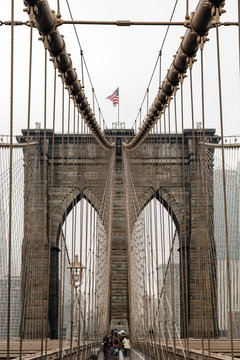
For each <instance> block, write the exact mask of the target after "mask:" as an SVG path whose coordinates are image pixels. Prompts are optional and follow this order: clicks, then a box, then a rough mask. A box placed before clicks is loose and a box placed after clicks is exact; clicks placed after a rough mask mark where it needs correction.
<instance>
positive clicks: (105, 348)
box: [103, 335, 110, 357]
mask: <svg viewBox="0 0 240 360" xmlns="http://www.w3.org/2000/svg"><path fill="white" fill-rule="evenodd" d="M109 349H110V341H109V337H108V336H107V335H105V336H104V338H103V354H104V357H107V356H108V354H109Z"/></svg>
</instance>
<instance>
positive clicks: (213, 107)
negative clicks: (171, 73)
mask: <svg viewBox="0 0 240 360" xmlns="http://www.w3.org/2000/svg"><path fill="white" fill-rule="evenodd" d="M49 3H50V7H51V8H52V9H54V10H56V8H57V1H56V0H51V1H49ZM197 3H198V1H194V0H189V8H190V10H191V11H193V10H194V9H195V8H196V5H197ZM69 4H70V7H71V10H72V13H73V16H74V19H76V20H131V21H134V20H135V21H168V20H169V18H170V15H171V12H172V9H173V7H174V4H175V0H168V1H160V0H148V1H142V0H138V1H137V0H131V1H130V0H121V1H113V0H88V1H79V0H78V1H77V0H69ZM185 4H186V1H185V0H179V1H178V5H177V9H176V12H175V15H174V20H176V21H183V20H184V17H185ZM60 5H61V9H60V10H61V14H62V18H63V19H64V20H70V15H69V12H68V9H67V6H66V1H65V0H60ZM23 8H24V5H23V2H22V1H15V19H16V20H24V21H26V20H28V15H27V14H26V13H24V12H23ZM225 9H226V10H227V13H226V14H224V15H223V16H222V21H237V0H232V1H226V6H225ZM10 17H11V9H10V1H8V2H5V3H4V5H3V4H2V8H1V20H2V21H4V20H10ZM77 30H78V34H79V38H80V41H81V45H82V48H83V51H84V55H85V59H86V62H87V66H88V69H89V72H90V75H91V78H92V82H93V85H94V88H95V92H96V94H97V97H98V100H99V103H100V107H101V109H102V113H103V116H104V119H105V121H106V123H107V126H108V127H109V128H111V126H112V122H115V121H117V108H114V107H113V105H112V103H111V102H110V101H109V100H106V97H107V96H108V95H110V94H111V93H112V92H113V91H114V90H115V89H116V88H117V87H119V89H120V120H121V121H122V122H125V123H126V127H131V126H132V124H133V122H134V120H135V118H136V115H137V113H138V110H139V107H140V104H141V102H142V99H143V96H144V93H145V91H146V88H147V84H148V81H149V79H150V76H151V74H152V71H153V67H154V65H155V62H156V59H157V56H158V53H159V49H160V47H161V44H162V40H163V37H164V34H165V31H166V27H160V26H149V27H146V26H138V27H136V26H135V27H127V28H126V27H116V26H115V27H114V26H92V25H78V26H77ZM59 31H60V33H61V34H64V35H65V41H66V47H67V51H68V52H69V53H71V55H72V60H73V66H74V67H75V68H76V69H77V72H78V75H79V78H81V70H80V64H81V62H80V50H79V47H78V43H77V40H76V36H75V33H74V30H73V27H72V26H71V25H63V26H61V27H59ZM184 33H185V28H183V27H171V29H170V31H169V35H168V37H167V41H166V44H165V46H164V48H163V60H162V63H163V64H162V77H163V78H164V77H165V75H166V70H167V69H168V68H169V66H170V64H171V62H172V59H173V54H174V53H176V51H177V49H178V46H179V44H180V36H182V35H184ZM237 33H238V30H237V27H234V28H233V27H232V28H229V27H228V28H227V27H224V28H221V32H220V37H221V39H222V47H221V54H222V57H221V62H222V78H223V95H224V102H223V110H224V132H225V134H227V135H229V134H240V122H239V119H238V117H239V73H238V38H237ZM209 35H210V36H209V37H210V42H208V43H206V46H205V48H206V49H205V69H206V72H205V87H206V95H205V101H206V127H214V128H216V129H217V132H218V133H219V106H218V88H217V71H216V69H217V65H216V47H215V44H216V43H215V30H214V29H213V30H211V31H210V34H209ZM38 38H39V34H38V32H37V30H34V49H33V90H32V116H31V126H32V127H35V122H41V124H42V126H43V73H44V65H43V59H44V51H43V44H42V43H41V41H38ZM0 39H1V48H2V51H1V54H2V55H1V60H0V61H1V70H2V71H1V82H2V86H1V88H0V89H1V90H0V91H1V94H0V99H1V125H0V133H2V134H8V133H9V107H10V105H9V98H10V95H9V86H10V46H9V43H10V26H1V27H0ZM14 58H15V63H14V133H15V134H19V133H20V131H21V129H22V128H26V124H27V91H28V61H29V28H27V27H25V26H18V27H15V52H14ZM199 67H200V61H198V62H197V63H196V64H195V65H194V73H193V75H194V83H195V87H194V93H195V105H194V108H195V122H197V121H201V107H200V93H199V90H200V81H199V80H200V75H199ZM158 76H159V73H158V71H157V72H156V75H155V78H154V80H153V82H152V85H151V87H150V98H149V103H150V104H151V103H152V100H153V98H154V96H155V94H156V92H157V89H158V82H157V79H158ZM85 79H86V74H85ZM52 84H53V65H52V63H51V62H49V64H48V119H47V126H48V127H49V128H51V127H52V116H51V114H52V94H53V87H52ZM85 86H86V93H87V96H88V98H89V101H90V100H91V92H90V91H89V86H88V83H87V82H86V83H85ZM184 87H185V88H184V89H185V93H186V94H187V93H188V91H189V79H188V78H187V79H186V81H185V85H184ZM60 90H61V82H60V79H58V95H57V96H58V100H57V107H58V111H57V120H56V121H57V124H56V128H57V130H58V131H60V129H61V118H60V115H61V111H60ZM66 97H67V94H66ZM90 102H91V101H90ZM189 104H190V103H189V97H188V99H187V98H186V100H185V109H186V115H185V119H184V127H185V128H186V127H190V125H191V117H190V111H189V110H190V106H189ZM145 113H146V104H144V106H143V115H145ZM179 120H180V119H179ZM179 127H180V123H179Z"/></svg>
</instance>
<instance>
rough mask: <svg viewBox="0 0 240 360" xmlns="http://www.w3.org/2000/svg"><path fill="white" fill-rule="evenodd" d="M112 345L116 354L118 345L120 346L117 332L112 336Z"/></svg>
mask: <svg viewBox="0 0 240 360" xmlns="http://www.w3.org/2000/svg"><path fill="white" fill-rule="evenodd" d="M112 346H113V350H114V354H115V355H116V356H117V355H118V352H119V346H120V340H119V337H118V334H117V333H115V335H114V337H113V340H112Z"/></svg>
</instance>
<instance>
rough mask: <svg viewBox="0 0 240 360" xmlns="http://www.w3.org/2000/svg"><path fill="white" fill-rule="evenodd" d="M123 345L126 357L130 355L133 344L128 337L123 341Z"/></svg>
mask: <svg viewBox="0 0 240 360" xmlns="http://www.w3.org/2000/svg"><path fill="white" fill-rule="evenodd" d="M122 344H123V354H124V356H127V355H128V351H129V350H130V348H131V344H130V340H129V338H128V336H126V337H125V338H124V339H123V341H122Z"/></svg>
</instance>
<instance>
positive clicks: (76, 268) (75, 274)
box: [68, 255, 85, 348]
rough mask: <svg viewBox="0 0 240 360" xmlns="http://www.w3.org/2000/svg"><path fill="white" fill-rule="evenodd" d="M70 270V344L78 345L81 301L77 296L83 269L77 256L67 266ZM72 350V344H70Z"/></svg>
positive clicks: (79, 291)
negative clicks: (75, 343) (76, 343)
mask: <svg viewBox="0 0 240 360" xmlns="http://www.w3.org/2000/svg"><path fill="white" fill-rule="evenodd" d="M68 269H70V284H71V291H72V294H73V295H72V308H71V318H72V325H71V337H70V342H71V343H72V341H73V342H76V340H77V341H78V343H79V339H80V338H79V335H80V334H79V331H78V330H79V329H80V327H79V329H78V306H77V304H78V303H79V313H80V312H81V300H80V299H79V295H80V293H81V290H80V288H81V284H82V272H83V269H85V267H84V266H83V265H82V264H81V263H80V262H79V261H78V255H75V256H74V261H73V262H71V263H70V264H69V266H68ZM71 348H72V344H71Z"/></svg>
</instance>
